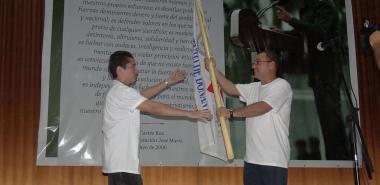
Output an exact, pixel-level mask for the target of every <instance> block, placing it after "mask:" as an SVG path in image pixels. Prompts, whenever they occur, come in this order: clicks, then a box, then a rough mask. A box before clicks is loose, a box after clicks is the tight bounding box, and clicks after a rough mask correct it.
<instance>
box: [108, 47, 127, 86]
mask: <svg viewBox="0 0 380 185" xmlns="http://www.w3.org/2000/svg"><path fill="white" fill-rule="evenodd" d="M128 58H133V55H132V54H131V53H130V52H128V51H115V52H114V53H112V54H111V56H110V59H109V63H108V72H109V74H110V75H111V77H112V79H115V78H116V77H117V74H116V69H117V67H118V66H120V67H122V68H124V69H125V67H126V65H127V64H128V62H129V60H128Z"/></svg>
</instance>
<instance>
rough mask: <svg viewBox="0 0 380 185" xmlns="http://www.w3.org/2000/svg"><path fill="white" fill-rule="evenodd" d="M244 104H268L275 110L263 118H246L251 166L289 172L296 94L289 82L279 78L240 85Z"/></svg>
mask: <svg viewBox="0 0 380 185" xmlns="http://www.w3.org/2000/svg"><path fill="white" fill-rule="evenodd" d="M236 88H237V89H238V91H239V92H240V95H241V96H240V100H241V101H243V102H246V103H247V105H250V104H253V103H256V102H260V101H264V102H266V103H267V104H268V105H270V106H271V107H272V109H271V110H270V111H269V112H267V113H265V114H263V115H260V116H255V117H249V118H246V153H245V157H244V160H245V161H246V162H248V163H252V164H259V165H267V166H277V167H283V168H287V167H288V163H289V157H290V146H289V138H288V136H289V122H290V110H291V102H292V96H293V92H292V89H291V87H290V85H289V83H288V82H287V81H285V80H284V79H281V78H276V79H275V80H273V81H272V82H270V83H268V84H265V85H261V82H254V83H250V84H237V85H236Z"/></svg>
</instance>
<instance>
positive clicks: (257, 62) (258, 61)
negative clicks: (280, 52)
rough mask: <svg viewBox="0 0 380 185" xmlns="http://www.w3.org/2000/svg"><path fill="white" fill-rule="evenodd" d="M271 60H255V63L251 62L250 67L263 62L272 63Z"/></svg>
mask: <svg viewBox="0 0 380 185" xmlns="http://www.w3.org/2000/svg"><path fill="white" fill-rule="evenodd" d="M272 61H273V60H256V61H253V63H252V65H254V64H259V63H263V62H272Z"/></svg>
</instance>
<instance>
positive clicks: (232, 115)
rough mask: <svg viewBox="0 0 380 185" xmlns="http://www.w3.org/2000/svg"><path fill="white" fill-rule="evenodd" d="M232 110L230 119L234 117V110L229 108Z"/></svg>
mask: <svg viewBox="0 0 380 185" xmlns="http://www.w3.org/2000/svg"><path fill="white" fill-rule="evenodd" d="M228 110H229V111H230V119H232V118H234V110H232V109H228Z"/></svg>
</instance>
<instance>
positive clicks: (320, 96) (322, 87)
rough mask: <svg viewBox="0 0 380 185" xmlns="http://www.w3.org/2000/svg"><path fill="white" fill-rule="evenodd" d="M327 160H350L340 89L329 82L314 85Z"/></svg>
mask: <svg viewBox="0 0 380 185" xmlns="http://www.w3.org/2000/svg"><path fill="white" fill-rule="evenodd" d="M313 91H314V97H315V104H316V107H317V112H318V115H319V121H320V123H321V129H322V134H323V139H324V142H325V151H326V159H327V160H348V159H349V158H350V157H349V149H348V142H347V136H346V133H345V127H344V122H343V117H342V111H341V103H340V102H341V101H340V90H339V86H338V87H336V86H334V85H332V84H329V83H324V84H322V83H316V84H315V86H314V87H313Z"/></svg>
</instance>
